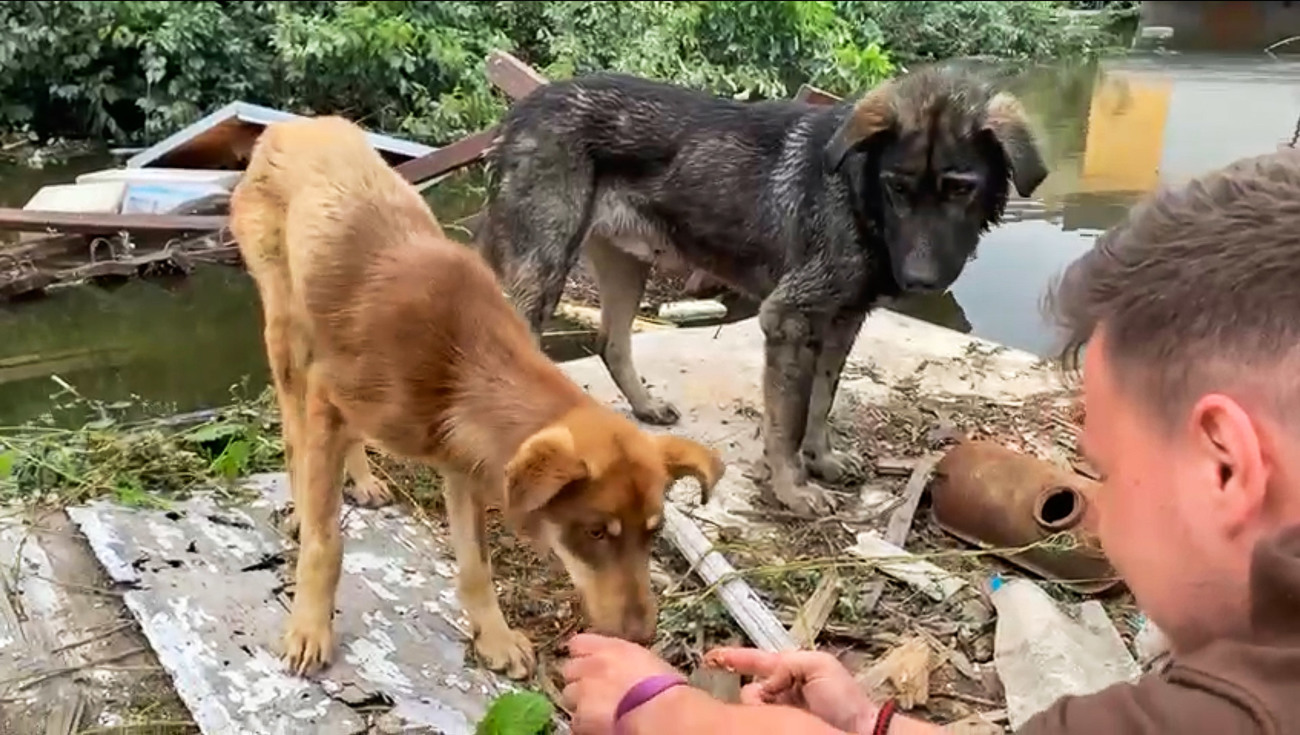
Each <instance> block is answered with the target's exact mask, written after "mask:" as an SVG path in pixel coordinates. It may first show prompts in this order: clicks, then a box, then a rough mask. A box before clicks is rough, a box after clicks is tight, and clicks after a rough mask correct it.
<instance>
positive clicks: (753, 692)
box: [740, 682, 767, 704]
mask: <svg viewBox="0 0 1300 735" xmlns="http://www.w3.org/2000/svg"><path fill="white" fill-rule="evenodd" d="M740 703H741V704H767V700H765V699H763V685H762V684H761V683H759V682H754V683H753V684H746V685H745V686H743V687H741V688H740Z"/></svg>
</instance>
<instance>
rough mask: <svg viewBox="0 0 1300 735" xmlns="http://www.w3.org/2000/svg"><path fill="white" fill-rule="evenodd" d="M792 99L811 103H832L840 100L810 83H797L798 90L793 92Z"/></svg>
mask: <svg viewBox="0 0 1300 735" xmlns="http://www.w3.org/2000/svg"><path fill="white" fill-rule="evenodd" d="M794 99H795V101H796V102H807V103H809V104H813V105H833V104H835V103H836V102H839V101H840V98H839V97H836V96H835V95H833V94H831V93H830V92H827V91H826V90H823V89H818V88H816V87H814V86H812V85H811V84H801V85H799V91H798V92H796V93H795V95H794Z"/></svg>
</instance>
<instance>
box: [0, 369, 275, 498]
mask: <svg viewBox="0 0 1300 735" xmlns="http://www.w3.org/2000/svg"><path fill="white" fill-rule="evenodd" d="M54 398H55V407H54V410H53V411H52V412H51V413H49V414H47V415H46V416H43V417H42V419H41V420H40V421H38V422H36V423H34V424H32V425H29V426H21V427H7V428H0V502H13V501H18V502H26V503H36V504H44V505H63V504H68V503H78V502H83V501H85V500H88V499H91V498H95V497H111V498H113V499H114V500H116V501H117V502H119V503H123V504H125V505H132V506H148V507H160V506H165V505H166V502H167V499H168V498H171V497H183V496H184V495H185V494H187V493H188V492H190V491H192V490H194V489H196V488H199V487H207V488H217V489H222V488H224V489H226V490H229V491H231V492H232V493H233V491H234V490H233V489H234V483H233V481H234V480H236V479H237V478H239V477H241V476H244V475H247V474H249V473H251V472H257V471H264V470H278V469H282V465H283V463H284V460H283V456H284V452H283V446H282V444H281V441H280V433H279V425H278V423H277V420H276V419H275V416H276V412H275V410H274V409H275V402H274V400H273V396H272V394H271V392H270V390H269V389H268V390H266V391H264V392H263V393H262V394H261V395H259V396H258V397H256V398H253V399H247V398H243V397H242V396H241V394H240V393H239V392H238V391H236V392H235V399H236V400H235V402H234V403H232V404H231V405H230V406H227V407H225V408H223V409H221V410H219V411H216V412H213V413H212V414H211V415H208V416H205V417H204V419H203V420H202V421H200V422H199V423H196V424H191V425H190V426H189V427H187V428H176V427H169V426H168V425H167V422H165V421H162V422H159V421H152V422H143V423H135V424H131V423H125V422H123V421H122V420H120V417H121V416H123V415H125V414H127V413H128V412H130V411H132V410H135V409H137V408H138V407H137V406H136V405H135V404H133V403H129V402H121V403H112V404H105V403H102V402H100V401H93V400H88V399H86V398H84V397H82V396H81V395H80V394H78V393H77V392H76V390H75V389H74V388H72V387H71V386H68V385H66V384H64V392H63V393H61V394H58V395H56V396H55V397H54ZM69 417H83V418H84V419H85V420H84V422H83V423H82V424H81V425H80V428H76V429H65V428H62V426H63V425H68V424H69V423H71V422H70V420H69Z"/></svg>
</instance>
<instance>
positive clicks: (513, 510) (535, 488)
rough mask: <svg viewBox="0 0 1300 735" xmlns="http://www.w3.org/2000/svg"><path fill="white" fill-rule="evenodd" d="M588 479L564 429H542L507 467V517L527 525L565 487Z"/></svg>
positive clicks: (584, 468) (528, 440) (561, 427)
mask: <svg viewBox="0 0 1300 735" xmlns="http://www.w3.org/2000/svg"><path fill="white" fill-rule="evenodd" d="M588 476H589V470H588V468H587V464H586V462H583V461H582V458H581V457H579V456H578V454H577V452H576V451H575V450H574V446H573V434H572V433H570V432H569V430H568V429H567V428H565V427H563V426H551V427H548V428H545V429H542V430H541V431H539V432H537V433H536V434H533V435H532V436H530V437H528V438H527V439H526V440H524V443H523V444H521V445H519V449H518V451H516V452H515V456H514V457H512V458H511V459H510V461H509V462H508V463H506V470H505V484H506V498H505V501H506V502H505V506H506V507H505V510H506V515H507V516H508V517H509V518H511V519H512V520H514V521H516V522H525V521H526V520H527V519H528V517H529V516H531V515H533V514H534V513H536V512H537V511H539V510H541V509H542V508H543V507H545V506H546V504H547V503H549V502H551V501H552V500H554V499H555V496H556V495H558V494H559V493H560V491H561V490H563V489H564V488H565V486H567V485H569V484H571V483H573V482H576V481H578V480H585V479H587V477H588ZM525 525H527V524H526V523H525Z"/></svg>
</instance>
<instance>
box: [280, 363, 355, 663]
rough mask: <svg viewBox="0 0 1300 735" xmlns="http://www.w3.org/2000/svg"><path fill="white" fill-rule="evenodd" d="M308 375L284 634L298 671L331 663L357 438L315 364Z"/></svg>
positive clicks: (287, 652)
mask: <svg viewBox="0 0 1300 735" xmlns="http://www.w3.org/2000/svg"><path fill="white" fill-rule="evenodd" d="M306 378H307V380H306V383H307V384H306V391H305V405H304V407H303V408H304V410H303V423H302V427H301V428H302V431H301V433H300V435H299V447H298V448H299V452H300V455H301V456H300V458H299V460H298V466H299V468H300V469H301V471H302V484H301V487H300V488H299V490H298V498H297V500H298V504H297V514H298V520H299V522H300V524H301V525H300V528H299V533H298V536H299V542H298V543H299V550H298V568H297V571H296V575H295V588H294V595H293V608H292V611H291V612H290V615H289V627H288V629H287V631H286V632H285V635H284V657H285V661H286V663H287V664H288V666H289V668H290V670H292V671H294V672H295V673H297V674H298V675H299V676H302V675H305V674H308V673H311V672H313V671H315V670H316V669H317V668H319V667H321V666H324V665H327V664H328V663H329V662H330V659H331V658H332V656H333V650H334V630H333V619H332V618H333V613H334V598H335V595H336V593H337V591H338V584H339V573H340V571H341V569H342V565H343V536H342V532H341V529H340V527H339V526H340V519H339V509H340V506H341V505H342V501H343V482H342V481H343V458H344V454H345V453H346V452H347V450H348V447H349V446H351V444H352V443H353V442H354V441H355V440H354V439H353V438H352V437H350V436H348V433H347V431H348V430H347V427H346V426H345V425H344V422H343V415H342V414H341V413H339V410H338V409H337V408H335V406H334V405H333V404H331V403H330V401H329V397H328V394H327V391H326V389H325V386H324V385H323V383H322V379H321V376H320V375H319V374H318V373H317V372H316V370H315V369H312V370H309V372H308V374H307V376H306Z"/></svg>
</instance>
